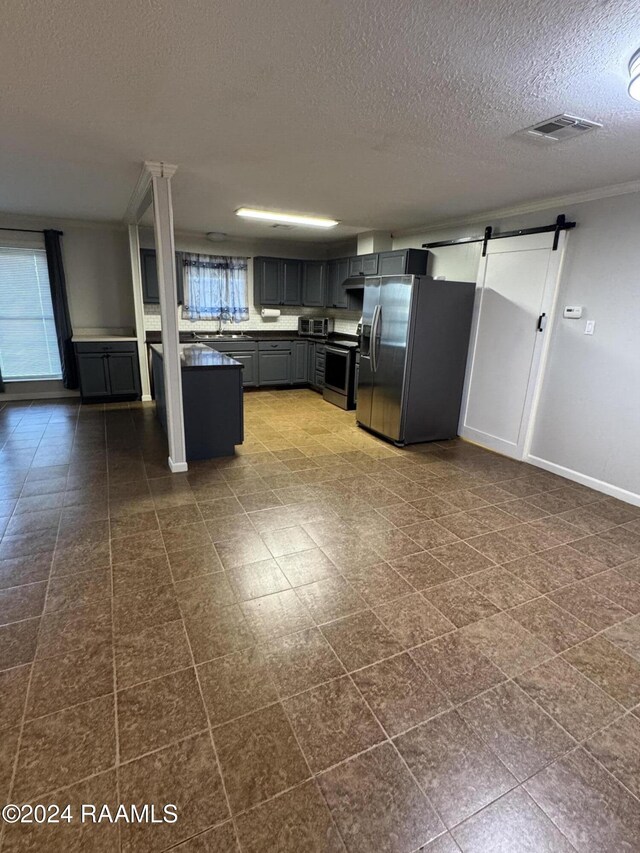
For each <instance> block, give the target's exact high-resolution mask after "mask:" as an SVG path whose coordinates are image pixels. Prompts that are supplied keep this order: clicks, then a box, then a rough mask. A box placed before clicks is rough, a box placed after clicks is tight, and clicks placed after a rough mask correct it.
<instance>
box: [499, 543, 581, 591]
mask: <svg viewBox="0 0 640 853" xmlns="http://www.w3.org/2000/svg"><path fill="white" fill-rule="evenodd" d="M551 551H553V549H551ZM551 551H547V552H546V554H550V553H551ZM543 556H544V554H543V555H540V554H528V555H527V556H526V557H520V559H518V560H513V561H512V562H510V563H505V564H504V568H505V569H506V570H507V571H508V572H510V573H511V574H512V575H515V576H516V577H517V578H519V579H520V580H521V581H522V582H523V583H526V584H528V585H529V586H531V587H533V588H534V589H536V590H537V591H538V592H541V593H544V592H551V591H552V590H554V589H557V588H558V587H561V586H564V585H565V584H568V583H571V581H572V580H573V579H574V575H573V572H571V571H570V570H568V569H566V568H563V567H562V566H556V565H553V564H552V563H551V562H550V561H547V560H543V559H542V557H543Z"/></svg>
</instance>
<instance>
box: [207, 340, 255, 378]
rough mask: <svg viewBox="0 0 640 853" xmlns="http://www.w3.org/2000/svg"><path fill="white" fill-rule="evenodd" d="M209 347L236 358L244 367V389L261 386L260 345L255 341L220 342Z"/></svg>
mask: <svg viewBox="0 0 640 853" xmlns="http://www.w3.org/2000/svg"><path fill="white" fill-rule="evenodd" d="M209 346H210V347H212V348H213V349H215V350H218V352H223V353H224V354H225V355H228V356H230V357H231V358H235V360H236V361H239V362H240V364H242V365H243V368H244V369H243V371H242V385H243V387H244V388H254V387H257V386H258V385H259V384H260V382H259V378H260V374H259V372H258V344H257V343H256V342H255V341H237V342H230V341H220V343H215V344H209Z"/></svg>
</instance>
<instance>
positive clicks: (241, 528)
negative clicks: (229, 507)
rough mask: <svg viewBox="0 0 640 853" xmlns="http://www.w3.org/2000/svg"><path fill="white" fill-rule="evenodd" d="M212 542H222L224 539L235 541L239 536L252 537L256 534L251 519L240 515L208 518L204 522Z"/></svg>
mask: <svg viewBox="0 0 640 853" xmlns="http://www.w3.org/2000/svg"><path fill="white" fill-rule="evenodd" d="M205 525H206V527H207V530H208V531H209V536H210V538H211V541H212V542H216V543H217V542H224V541H225V540H226V539H237V538H238V537H240V536H247V535H253V534H254V533H255V532H256V529H255V527H254V526H253V524H252V522H251V519H250V518H249V516H248V515H245V514H244V513H243V514H242V515H233V516H225V517H223V518H208V519H206V521H205Z"/></svg>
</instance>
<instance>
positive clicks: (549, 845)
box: [452, 788, 574, 853]
mask: <svg viewBox="0 0 640 853" xmlns="http://www.w3.org/2000/svg"><path fill="white" fill-rule="evenodd" d="M452 832H453V836H454V838H455V839H456V841H457V842H458V844H459V845H460V848H461V849H462V851H463V853H503V851H504V853H573V851H574V848H573V847H572V845H571V844H569V842H568V841H567V839H566V838H565V837H564V835H562V833H561V832H560V831H559V830H558V828H557V827H556V826H554V824H553V823H552V822H551V821H550V820H549V818H548V817H547V816H546V815H545V814H544V812H543V811H542V810H541V809H540V808H538V806H537V805H536V804H535V802H534V801H533V800H532V799H531V797H530V796H529V795H528V794H527V792H526V791H525V790H524V789H523V788H516V789H515V790H513V791H509V793H508V794H505V795H504V796H503V797H501V798H500V799H499V800H497V801H496V802H495V803H492V804H491V805H489V806H487V807H486V808H484V809H483V810H482V811H481V812H479V813H478V814H476V815H473V817H470V818H469V819H468V820H466V821H465V822H464V823H462V824H461V825H460V826H457V827H456V828H455V829H453V830H452Z"/></svg>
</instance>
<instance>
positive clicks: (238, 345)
mask: <svg viewBox="0 0 640 853" xmlns="http://www.w3.org/2000/svg"><path fill="white" fill-rule="evenodd" d="M195 343H199V344H206V345H207V346H208V347H211V348H212V349H215V350H217V351H218V352H255V351H256V349H257V346H256V342H255V341H211V340H209V341H195Z"/></svg>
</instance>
